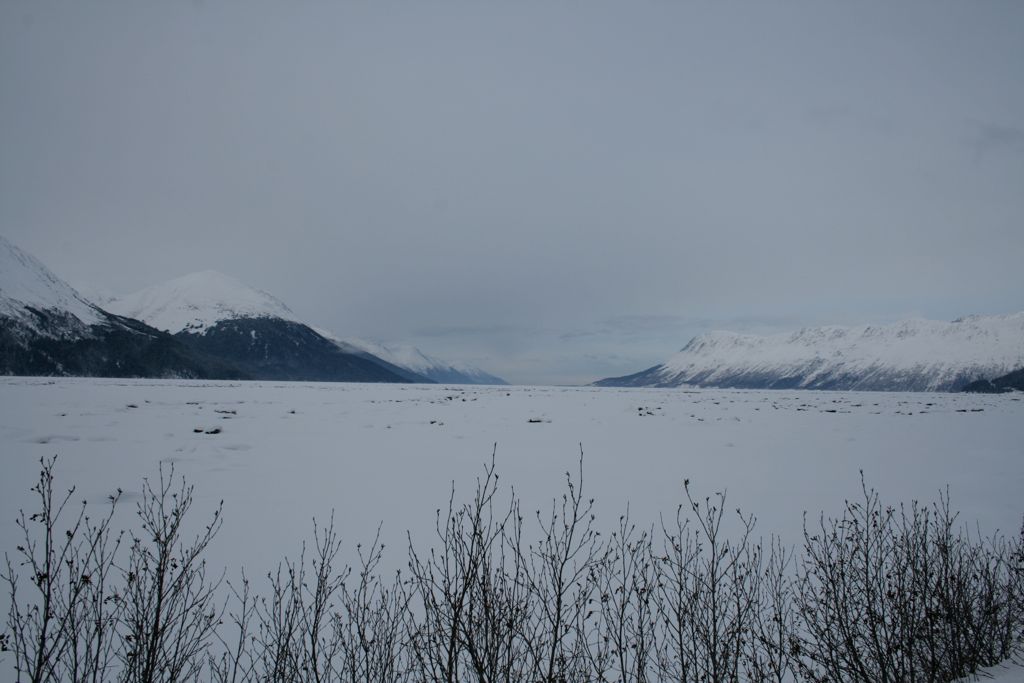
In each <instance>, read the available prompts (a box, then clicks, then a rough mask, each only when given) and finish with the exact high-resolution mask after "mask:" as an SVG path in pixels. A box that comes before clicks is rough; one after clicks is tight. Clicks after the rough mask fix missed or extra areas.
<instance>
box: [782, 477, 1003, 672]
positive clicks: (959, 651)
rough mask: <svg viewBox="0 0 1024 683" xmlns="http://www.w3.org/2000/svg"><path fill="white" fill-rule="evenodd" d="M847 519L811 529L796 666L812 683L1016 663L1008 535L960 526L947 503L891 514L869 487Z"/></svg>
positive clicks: (800, 587) (802, 573) (802, 572)
mask: <svg viewBox="0 0 1024 683" xmlns="http://www.w3.org/2000/svg"><path fill="white" fill-rule="evenodd" d="M862 491H863V497H862V499H861V500H858V501H854V502H849V501H848V502H847V503H846V507H845V510H844V514H843V516H842V517H841V518H840V519H828V520H826V519H825V518H824V517H821V518H820V520H819V523H818V526H817V528H816V529H815V530H814V531H813V532H812V531H810V530H808V529H806V526H805V531H804V554H803V558H802V561H801V565H800V567H799V571H798V575H799V576H798V583H797V589H796V601H797V605H798V610H797V611H798V617H799V618H798V620H797V633H799V635H800V642H799V644H798V646H797V648H796V650H797V651H796V654H795V659H796V662H797V664H798V666H799V669H800V672H801V675H802V676H803V677H804V678H807V679H808V680H849V681H878V682H888V681H894V682H895V681H906V680H921V681H951V680H954V679H957V678H960V677H963V676H966V675H968V674H970V673H972V672H974V671H976V670H977V669H978V668H979V667H984V666H991V665H993V664H996V663H998V662H1000V661H1002V660H1004V659H1006V658H1007V657H1009V656H1010V655H1011V654H1012V653H1013V652H1014V650H1015V648H1017V647H1018V646H1019V643H1020V638H1021V634H1022V614H1021V610H1020V607H1019V605H1020V602H1019V599H1020V598H1019V586H1020V584H1019V579H1018V578H1017V577H1016V576H1015V573H1014V570H1013V561H1012V558H1013V556H1014V554H1015V553H1016V552H1019V544H1018V545H1014V544H1013V543H1011V542H1008V541H1006V540H1005V539H1003V538H1002V537H1000V536H994V537H992V538H989V539H982V538H979V539H974V538H972V536H971V535H970V534H969V533H968V532H967V531H966V529H962V528H959V527H958V526H957V521H956V515H955V514H954V513H953V512H952V510H951V507H950V503H949V495H948V493H946V494H945V495H943V496H941V497H940V500H939V502H937V503H935V504H933V505H932V506H930V507H928V506H921V505H918V504H916V503H914V504H912V505H911V506H910V507H909V508H905V507H902V506H901V507H899V508H894V507H891V506H883V505H882V503H881V502H880V500H879V496H878V494H877V492H875V491H874V490H873V489H869V488H868V487H867V485H866V484H864V483H863V477H862Z"/></svg>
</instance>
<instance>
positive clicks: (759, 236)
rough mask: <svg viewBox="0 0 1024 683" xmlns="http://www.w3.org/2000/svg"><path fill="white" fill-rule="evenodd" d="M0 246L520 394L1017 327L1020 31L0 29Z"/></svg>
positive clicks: (291, 6)
mask: <svg viewBox="0 0 1024 683" xmlns="http://www.w3.org/2000/svg"><path fill="white" fill-rule="evenodd" d="M0 233H2V234H4V235H6V236H7V237H8V238H9V239H11V240H12V241H13V242H15V243H16V244H18V245H19V246H20V247H22V248H23V249H25V250H27V251H29V252H31V253H33V254H34V255H35V256H37V257H38V258H39V259H41V260H42V261H43V262H44V263H46V264H47V265H48V266H49V267H50V268H51V269H53V270H54V271H55V272H56V273H58V274H59V275H60V276H62V277H63V278H64V279H66V280H68V281H69V282H71V283H72V284H74V285H76V286H80V287H82V289H83V290H88V291H102V292H110V293H118V294H120V293H128V292H132V291H135V290H138V289H141V288H143V287H145V286H148V285H152V284H155V283H158V282H161V281H164V280H168V279H171V278H174V277H177V276H180V275H183V274H186V273H189V272H194V271H199V270H206V269H215V270H219V271H222V272H225V273H228V274H230V275H233V276H234V277H237V278H239V279H241V280H243V281H244V282H247V283H249V284H251V285H254V286H256V287H259V288H261V289H264V290H266V291H268V292H271V293H273V294H274V295H275V296H277V297H278V298H280V299H281V300H283V301H284V302H286V303H287V304H288V305H289V306H290V307H291V308H292V309H293V310H294V311H295V312H296V313H297V314H299V315H300V316H302V317H303V319H305V320H308V321H309V322H310V323H312V324H315V325H317V326H320V327H325V328H327V329H330V330H333V331H334V332H336V333H338V334H340V335H343V336H359V337H366V338H372V339H378V340H383V341H392V342H409V343H413V344H416V345H418V346H419V347H420V348H422V349H423V350H424V351H426V352H428V353H431V354H433V355H437V356H440V357H442V358H446V359H449V360H460V361H466V362H470V363H475V364H477V365H480V366H481V367H483V368H484V369H486V370H488V371H491V372H493V373H496V374H498V375H501V376H503V377H505V378H506V379H509V380H510V381H513V382H519V383H545V384H575V383H584V382H590V381H593V380H596V379H599V378H601V377H607V376H613V375H622V374H627V373H631V372H635V371H638V370H641V369H644V368H647V367H649V366H652V365H655V364H657V363H658V362H660V361H662V360H665V359H666V358H667V357H668V356H670V355H671V354H672V353H674V352H676V351H677V350H678V349H679V348H680V347H682V346H683V345H684V344H685V343H686V342H687V341H688V339H689V338H690V337H691V336H693V335H694V334H699V333H701V332H704V331H707V330H711V329H730V330H736V331H751V332H772V331H781V330H788V329H795V328H798V327H800V326H803V325H814V324H824V323H829V324H845V323H863V322H871V323H880V322H887V321H891V320H896V319H899V318H903V317H908V316H921V317H928V318H936V319H952V318H955V317H958V316H961V315H965V314H972V313H978V314H990V313H1007V312H1012V311H1019V310H1024V268H1022V267H1021V264H1024V3H1021V2H1016V1H1014V0H1006V1H1002V2H1000V1H998V0H991V1H986V2H966V1H962V2H945V1H943V0H927V1H923V2H912V1H908V2H900V3H891V2H856V3H853V2H850V3H825V2H810V1H808V2H728V3H713V2H706V1H701V2H697V1H693V2H690V1H679V2H669V1H666V0H659V1H652V2H601V1H594V2H583V1H582V0H559V1H545V2H534V1H532V0H523V1H521V2H498V1H497V0H479V1H472V2H471V1H469V0H458V1H456V0H452V1H448V0H425V1H423V2H411V1H409V0H403V1H400V2H390V1H389V0H373V1H372V2H371V1H369V0H365V1H351V2H348V1H344V2H342V1H339V2H326V1H319V0H317V1H314V0H308V1H302V2H283V1H280V0H275V1H267V2H262V1H260V0H246V1H245V2H241V1H238V2H231V1H227V0H223V1H222V0H202V1H200V0H192V1H184V0H182V1H177V0H166V1H163V2H138V1H136V0H132V1H124V2H104V1H102V0H82V1H71V0H63V1H60V2H57V1H51V0H2V2H0Z"/></svg>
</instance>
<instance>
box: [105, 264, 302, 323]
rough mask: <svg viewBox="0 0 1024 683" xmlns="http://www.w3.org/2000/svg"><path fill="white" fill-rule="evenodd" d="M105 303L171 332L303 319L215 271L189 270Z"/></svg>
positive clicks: (263, 293)
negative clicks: (233, 323) (246, 320)
mask: <svg viewBox="0 0 1024 683" xmlns="http://www.w3.org/2000/svg"><path fill="white" fill-rule="evenodd" d="M106 308H107V310H109V311H111V312H112V313H117V314H118V315H123V316H126V317H129V318H136V319H138V320H142V321H145V322H146V324H148V325H150V326H152V327H155V328H157V329H158V330H165V331H167V332H170V333H171V334H177V333H178V332H189V333H193V334H203V333H205V332H206V331H207V330H208V329H210V328H211V327H213V326H214V325H216V324H217V323H219V322H221V321H223V320H231V319H234V318H280V319H281V320H288V321H291V322H301V321H299V320H298V319H297V318H296V317H295V314H294V313H292V311H291V309H290V308H288V307H287V306H286V305H285V304H284V303H283V302H281V301H280V300H279V299H278V298H276V297H274V296H273V295H271V294H268V293H266V292H264V291H262V290H260V289H256V288H254V287H250V286H249V285H246V284H245V283H243V282H241V281H240V280H237V279H235V278H233V277H231V276H229V275H225V274H223V273H220V272H217V271H215V270H206V271H202V272H199V273H190V274H188V275H184V276H182V277H179V278H175V279H174V280H169V281H168V282H164V283H161V284H158V285H153V286H151V287H147V288H145V289H143V290H141V291H138V292H136V293H134V294H129V295H126V296H121V297H115V298H114V299H111V300H110V301H108V302H107V304H106Z"/></svg>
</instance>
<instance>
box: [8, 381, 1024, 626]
mask: <svg viewBox="0 0 1024 683" xmlns="http://www.w3.org/2000/svg"><path fill="white" fill-rule="evenodd" d="M830 411H834V412H830ZM531 420H537V421H536V422H531ZM213 428H219V429H220V430H221V431H220V432H219V433H216V434H208V433H206V432H207V431H211V430H212V429H213ZM197 429H199V430H200V432H199V433H197V432H196V431H195V430H197ZM495 443H496V444H497V456H496V457H497V465H498V469H499V472H500V474H501V479H500V481H501V486H502V491H503V494H502V495H507V493H508V491H509V489H510V487H513V486H514V487H515V489H516V492H517V494H519V495H520V496H521V497H522V500H523V510H530V511H533V510H537V509H542V508H547V507H548V506H549V505H550V502H551V499H552V497H553V496H555V495H558V494H560V493H561V491H562V486H563V485H564V477H565V472H566V471H569V470H574V469H575V468H576V465H577V460H578V458H579V454H580V448H581V445H582V449H583V451H584V490H585V491H586V492H587V494H588V495H590V496H593V497H594V498H595V499H596V503H595V505H596V508H595V510H596V513H597V519H598V526H599V528H601V529H602V530H603V531H610V530H611V528H612V527H614V526H615V525H616V524H617V520H618V517H619V515H620V514H622V513H623V512H624V511H625V509H626V505H627V503H628V504H629V505H630V512H631V515H632V517H633V519H634V520H635V521H636V522H637V523H638V524H639V525H640V526H642V527H643V526H647V525H649V524H657V523H658V518H659V517H658V516H659V514H660V513H664V514H665V515H667V516H668V515H671V514H673V513H674V512H675V509H676V506H677V505H679V504H680V503H681V502H682V501H683V500H685V499H684V498H683V489H682V482H683V480H684V479H686V478H688V479H690V482H691V489H692V490H693V491H694V493H695V494H696V495H698V496H704V495H713V494H714V493H715V492H717V491H727V492H728V504H729V509H730V510H731V509H732V508H733V507H734V506H739V507H742V508H743V510H744V511H745V512H750V513H753V514H755V515H756V516H757V517H758V527H757V530H758V534H759V535H763V536H764V537H765V538H767V537H768V536H769V535H770V534H772V533H776V534H779V535H781V537H782V538H783V539H784V540H785V541H786V542H788V543H798V542H799V541H800V539H801V529H802V521H803V512H804V511H807V512H808V513H809V515H808V518H809V519H811V520H814V519H816V518H817V515H818V513H819V512H824V513H825V514H826V515H833V516H834V515H839V514H841V512H842V507H843V501H844V500H845V499H855V498H857V497H858V496H859V495H860V490H859V487H860V474H859V473H860V471H861V470H863V471H864V475H865V478H866V480H867V482H868V484H869V485H871V486H874V487H876V488H877V489H878V490H879V491H880V493H881V496H882V499H883V501H885V502H888V503H893V504H895V503H898V502H901V501H911V500H915V499H916V500H920V501H934V500H936V498H937V496H938V494H939V491H940V490H943V489H944V488H945V486H946V485H947V484H948V485H949V486H950V493H951V496H952V502H953V505H954V507H955V508H956V509H958V510H959V511H960V513H961V520H963V522H964V523H965V524H967V525H969V526H970V527H971V529H972V531H973V530H974V528H975V527H974V524H975V523H977V525H978V527H977V528H978V530H980V532H981V533H984V534H989V533H991V532H993V531H995V530H997V529H1000V530H1002V531H1003V532H1004V533H1006V534H1007V535H1013V534H1016V533H1017V532H1018V530H1019V529H1020V526H1021V515H1022V513H1024V502H1022V499H1021V495H1020V492H1021V491H1022V490H1024V458H1022V457H1021V444H1022V443H1024V395H1022V394H996V395H983V394H924V393H896V392H886V393H873V392H846V393H843V392H804V391H740V390H713V389H703V390H693V391H690V390H659V389H617V388H590V387H583V388H552V387H547V388H538V387H476V386H464V387H458V388H455V387H450V386H449V387H446V386H443V385H425V384H424V385H414V384H409V385H387V384H379V385H373V384H341V383H289V382H197V381H171V380H102V379H85V378H59V379H54V378H0V454H2V456H0V457H2V461H3V476H2V477H0V548H2V549H3V550H6V551H10V550H11V549H12V548H13V547H14V545H15V544H16V542H17V528H16V527H15V525H14V523H13V521H12V520H13V519H14V518H15V516H16V513H17V510H18V509H19V508H25V509H26V510H28V509H29V506H30V505H31V503H32V499H31V495H30V493H29V490H28V489H29V487H30V486H31V485H32V483H33V480H34V477H35V475H36V473H37V472H38V466H39V458H40V457H44V456H52V455H54V454H59V458H60V459H59V462H58V467H57V472H56V476H57V481H56V484H57V488H58V490H63V489H64V488H66V487H68V486H71V485H77V486H78V488H77V490H76V493H75V498H76V499H79V498H80V499H82V500H86V501H89V504H90V505H91V506H94V507H101V506H102V505H103V501H104V500H105V499H106V496H107V495H108V494H109V493H111V492H113V491H114V490H115V489H116V488H117V487H121V488H122V489H123V490H124V491H125V492H126V493H125V500H124V504H123V505H121V506H120V507H119V509H118V511H117V515H118V517H117V520H116V521H117V522H118V523H119V524H122V525H126V526H127V525H131V524H133V519H134V504H135V501H137V500H138V495H139V491H140V487H141V483H142V479H143V477H150V478H153V477H155V476H157V473H158V467H159V466H160V465H161V463H162V464H163V465H164V466H165V467H168V466H170V465H173V466H174V468H175V472H176V473H178V474H181V475H184V476H186V477H187V478H188V480H189V481H190V482H192V483H194V484H195V486H196V501H197V502H196V506H197V507H196V510H195V511H194V512H195V514H194V515H193V517H192V523H193V524H194V525H195V526H196V527H198V526H199V525H200V524H201V523H202V522H203V521H205V515H206V514H208V513H209V511H210V510H212V509H213V507H214V506H215V505H216V504H217V502H218V501H220V500H221V499H223V500H224V506H225V523H224V528H223V530H222V531H221V533H220V535H219V537H218V539H217V540H216V542H215V543H214V544H213V546H211V548H210V555H209V559H210V562H211V565H212V566H213V567H217V568H221V567H223V568H226V569H227V570H228V576H229V577H233V576H237V572H238V571H239V570H240V569H241V567H242V566H245V567H246V568H247V570H248V572H249V575H250V576H253V577H260V576H263V573H264V572H265V571H267V570H268V569H270V568H272V567H274V566H276V564H277V562H278V561H279V560H280V559H281V558H282V556H284V555H286V554H287V555H290V556H295V555H296V554H297V552H298V550H299V546H300V543H301V541H302V539H304V538H305V539H308V538H309V537H310V536H311V534H312V519H313V518H314V517H316V518H318V519H320V520H324V519H326V518H327V517H328V516H329V515H330V514H331V511H332V510H333V511H334V512H335V520H336V524H337V525H338V528H339V531H340V532H341V534H342V536H343V538H344V539H346V544H345V546H344V551H343V552H344V554H345V557H346V559H348V560H350V561H351V560H352V559H353V558H354V557H355V545H356V543H359V542H367V541H369V540H372V537H373V535H374V532H375V531H376V529H377V525H378V524H379V523H383V531H382V538H383V540H384V542H385V543H387V544H388V550H387V551H386V553H387V554H386V556H385V560H386V563H388V566H389V567H391V568H399V567H402V566H404V562H405V548H406V540H405V539H406V536H405V532H406V530H408V531H409V532H410V533H411V535H412V538H413V541H414V543H416V544H417V546H418V547H420V548H426V547H428V546H429V545H430V544H431V543H433V539H434V537H433V530H434V529H433V527H434V512H435V510H436V509H438V508H439V507H444V506H445V505H446V504H447V502H448V496H449V493H450V490H451V486H452V483H453V482H454V484H455V486H456V500H457V501H463V500H466V499H467V498H468V497H469V496H470V495H471V488H472V486H473V483H474V481H475V479H476V477H477V476H478V475H479V474H480V473H481V471H482V467H483V465H484V463H486V462H488V461H489V460H490V457H491V453H492V450H493V449H494V448H495ZM524 516H526V515H524ZM529 518H531V519H532V512H531V515H530V516H529ZM527 531H529V532H530V533H531V534H532V533H533V528H532V527H527ZM2 599H3V596H2V595H0V601H2ZM2 607H3V605H0V608H2Z"/></svg>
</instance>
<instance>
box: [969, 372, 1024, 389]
mask: <svg viewBox="0 0 1024 683" xmlns="http://www.w3.org/2000/svg"><path fill="white" fill-rule="evenodd" d="M1013 390H1017V391H1024V368H1020V369H1018V370H1014V371H1013V372H1009V373H1007V374H1005V375H1003V376H1002V377H995V378H993V379H979V380H977V381H974V382H971V383H970V384H968V385H967V386H965V387H964V391H970V392H973V393H978V394H1001V393H1003V392H1007V391H1013Z"/></svg>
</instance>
